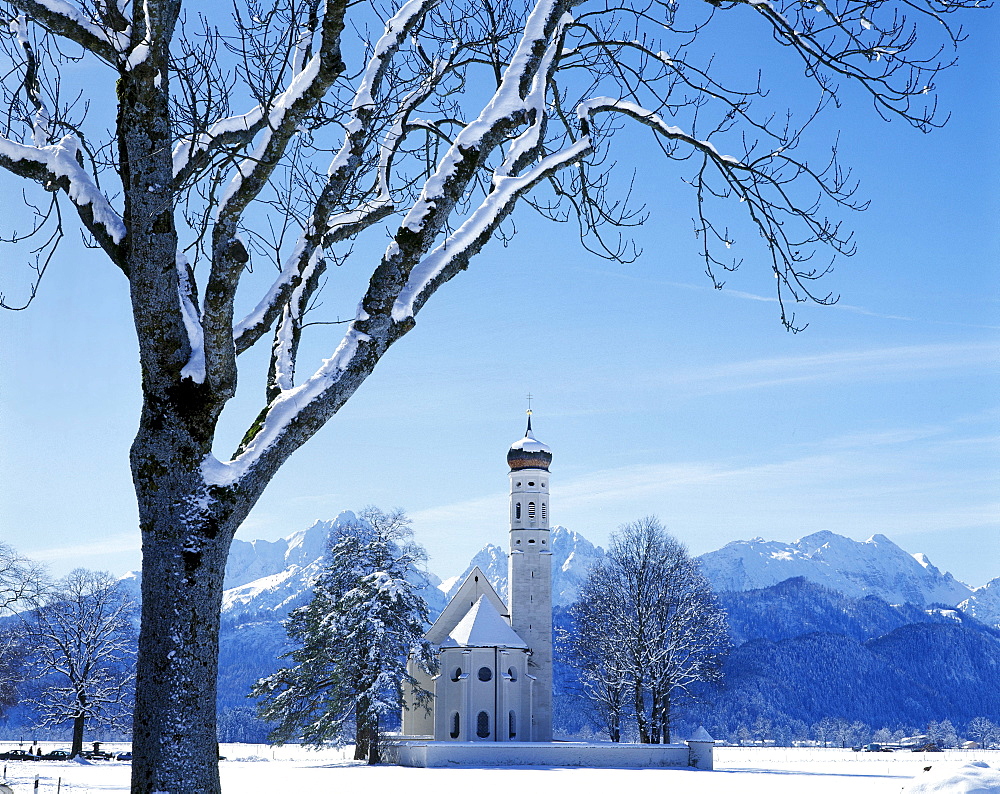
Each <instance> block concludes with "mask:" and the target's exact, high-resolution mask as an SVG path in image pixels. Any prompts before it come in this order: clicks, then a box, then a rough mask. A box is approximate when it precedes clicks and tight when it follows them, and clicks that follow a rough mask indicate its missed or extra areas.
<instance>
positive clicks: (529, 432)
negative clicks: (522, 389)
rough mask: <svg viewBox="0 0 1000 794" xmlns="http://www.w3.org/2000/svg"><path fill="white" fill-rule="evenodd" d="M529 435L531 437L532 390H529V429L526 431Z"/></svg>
mask: <svg viewBox="0 0 1000 794" xmlns="http://www.w3.org/2000/svg"><path fill="white" fill-rule="evenodd" d="M525 435H526V436H527V437H529V438H530V437H531V392H530V391H529V392H528V429H527V431H526V432H525Z"/></svg>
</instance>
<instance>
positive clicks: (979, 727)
mask: <svg viewBox="0 0 1000 794" xmlns="http://www.w3.org/2000/svg"><path fill="white" fill-rule="evenodd" d="M965 732H966V733H967V734H968V736H969V738H970V739H971V740H972V741H974V742H976V743H977V744H978V745H979V746H980V747H982V748H983V749H984V750H990V749H993V748H995V747H996V746H997V744H998V743H1000V726H997V725H996V724H995V723H993V722H992V721H991V720H989V719H987V718H986V717H973V718H972V719H971V720H969V725H968V727H967V728H966V729H965Z"/></svg>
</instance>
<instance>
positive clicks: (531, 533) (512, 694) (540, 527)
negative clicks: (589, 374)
mask: <svg viewBox="0 0 1000 794" xmlns="http://www.w3.org/2000/svg"><path fill="white" fill-rule="evenodd" d="M551 459H552V454H551V452H550V451H549V449H548V447H546V446H545V445H544V444H542V443H541V442H539V441H537V440H536V439H535V438H534V436H533V435H532V432H531V419H530V415H529V419H528V430H527V433H526V435H525V437H524V438H523V439H521V440H520V441H518V442H516V443H515V444H513V445H512V446H511V448H510V451H509V452H508V454H507V462H508V464H509V465H510V469H511V471H510V555H509V562H508V588H509V596H510V602H509V608H508V605H505V604H504V603H503V600H502V599H501V598H500V597H499V596H498V595H497V593H496V591H495V590H494V589H493V587H492V586H491V585H490V583H489V582H488V581H487V580H486V577H485V575H484V574H483V572H482V571H481V570H479V569H478V568H473V570H472V572H471V573H470V574H469V576H468V577H467V578H466V580H465V581H464V582H463V583H462V586H461V587H460V588H459V590H458V592H457V593H456V594H455V597H454V598H453V599H452V600H451V602H449V604H448V606H447V607H445V610H444V611H443V612H442V613H441V616H440V617H439V618H438V619H437V621H435V623H434V625H433V626H432V627H431V628H430V630H429V631H428V632H427V634H426V638H427V640H428V641H430V642H431V644H432V645H434V646H436V648H437V650H438V660H439V662H440V671H439V673H438V674H437V675H436V676H434V677H433V678H431V677H428V676H426V675H423V674H421V673H420V672H419V670H417V669H415V668H411V674H412V675H413V676H414V677H415V678H416V679H417V681H418V683H419V685H420V686H421V687H422V688H423V689H425V690H427V691H429V692H431V693H432V694H433V696H434V697H433V704H432V707H431V710H430V711H429V712H428V711H425V710H424V709H419V708H414V707H410V708H407V709H406V710H404V712H403V731H402V732H403V734H404V735H406V736H425V737H433V739H434V741H442V742H550V741H552V564H551V549H550V548H549V544H550V539H549V536H550V532H549V512H550V511H549V493H548V489H549V472H548V464H549V462H550V461H551ZM407 702H408V703H409V702H412V701H411V699H409V698H407Z"/></svg>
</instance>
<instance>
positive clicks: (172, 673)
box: [132, 431, 248, 794]
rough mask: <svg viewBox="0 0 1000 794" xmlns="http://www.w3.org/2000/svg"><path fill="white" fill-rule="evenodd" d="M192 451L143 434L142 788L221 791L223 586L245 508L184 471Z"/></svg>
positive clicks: (136, 741) (169, 792) (138, 714)
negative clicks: (230, 504)
mask: <svg viewBox="0 0 1000 794" xmlns="http://www.w3.org/2000/svg"><path fill="white" fill-rule="evenodd" d="M185 451H186V450H184V449H183V447H182V448H181V449H180V450H178V449H176V447H175V445H173V444H169V443H166V442H165V441H164V439H163V436H162V435H160V436H159V439H158V440H154V439H151V438H150V437H148V436H146V435H145V434H144V432H143V431H140V434H139V437H138V438H137V440H136V443H135V445H133V471H134V472H137V474H136V475H135V482H136V492H137V494H138V496H139V519H140V526H141V529H142V539H143V549H142V552H143V553H142V629H141V632H140V635H139V658H138V665H137V671H136V703H135V713H134V718H133V738H132V743H133V750H134V760H133V762H132V794H153V792H163V794H192V792H198V794H219V792H220V791H221V789H220V784H219V770H218V752H217V747H218V745H217V742H218V737H217V730H216V689H217V674H218V660H219V622H220V614H221V609H222V589H223V588H222V583H223V576H224V574H225V566H226V558H227V556H228V554H229V547H230V544H231V541H232V536H233V530H232V527H234V526H235V525H236V524H237V521H238V519H241V518H242V513H243V511H242V510H241V511H240V513H241V515H240V516H238V517H237V516H234V515H233V514H232V511H230V510H227V509H226V508H225V506H223V505H220V504H219V503H218V502H216V501H213V500H212V498H211V497H210V496H209V495H208V494H207V492H206V488H205V485H204V483H203V481H202V478H201V474H200V471H198V470H195V471H193V472H192V471H188V472H187V473H185V472H184V471H183V468H184V465H185V464H186V465H187V467H188V468H189V469H190V467H191V463H190V459H191V457H193V456H192V455H191V454H190V452H187V455H185V454H184V452H185ZM167 461H169V463H168V462H167ZM247 509H248V508H247Z"/></svg>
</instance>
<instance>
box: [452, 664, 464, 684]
mask: <svg viewBox="0 0 1000 794" xmlns="http://www.w3.org/2000/svg"><path fill="white" fill-rule="evenodd" d="M461 677H462V668H461V667H456V668H455V672H454V673H452V674H451V680H452V681H458V680H459V679H460V678H461Z"/></svg>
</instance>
